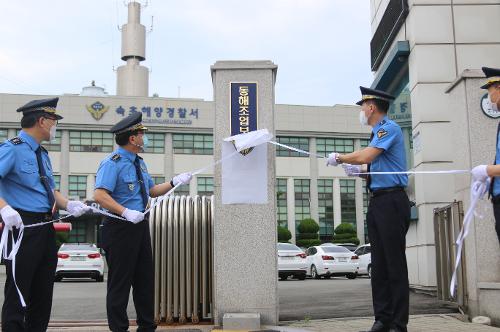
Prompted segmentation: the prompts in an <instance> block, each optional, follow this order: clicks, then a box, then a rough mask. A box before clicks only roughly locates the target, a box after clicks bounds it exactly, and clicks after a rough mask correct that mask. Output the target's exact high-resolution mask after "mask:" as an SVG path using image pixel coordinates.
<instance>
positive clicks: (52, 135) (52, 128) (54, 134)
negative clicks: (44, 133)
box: [49, 125, 57, 141]
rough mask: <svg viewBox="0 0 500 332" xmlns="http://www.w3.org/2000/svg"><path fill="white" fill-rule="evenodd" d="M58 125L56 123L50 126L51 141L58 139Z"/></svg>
mask: <svg viewBox="0 0 500 332" xmlns="http://www.w3.org/2000/svg"><path fill="white" fill-rule="evenodd" d="M56 127H57V126H56V125H53V126H52V127H50V131H49V133H50V138H49V140H51V141H53V140H55V139H56V130H57V128H56Z"/></svg>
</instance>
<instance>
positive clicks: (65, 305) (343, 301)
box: [0, 266, 455, 321]
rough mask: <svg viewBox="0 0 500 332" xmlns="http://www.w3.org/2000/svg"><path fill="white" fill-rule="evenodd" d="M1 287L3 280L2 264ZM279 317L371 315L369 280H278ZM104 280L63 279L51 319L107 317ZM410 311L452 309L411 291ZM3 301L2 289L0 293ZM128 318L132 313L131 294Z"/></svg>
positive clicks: (425, 312) (435, 311)
mask: <svg viewBox="0 0 500 332" xmlns="http://www.w3.org/2000/svg"><path fill="white" fill-rule="evenodd" d="M0 271H1V273H0V285H1V286H0V287H3V285H4V283H5V272H4V267H3V266H2V267H1V270H0ZM278 287H279V295H280V320H281V321H291V320H304V319H306V320H307V319H324V318H343V317H365V316H371V315H372V314H373V313H372V309H371V290H370V289H371V288H370V280H369V279H367V278H358V279H355V280H348V279H345V278H332V279H330V280H324V279H321V280H312V279H306V280H304V281H298V280H287V281H279V282H278ZM105 296H106V282H101V283H97V282H93V281H90V280H78V281H63V282H58V283H56V284H55V290H54V303H53V309H52V320H75V319H77V320H99V319H105V318H106V305H105ZM410 299H411V310H410V311H411V314H435V313H450V312H455V310H453V309H450V308H447V307H445V306H443V305H440V304H439V303H438V302H437V301H436V300H435V299H434V298H432V297H430V296H427V295H423V294H414V293H412V294H411V297H410ZM0 300H1V301H2V302H3V291H2V292H0ZM129 317H130V318H134V317H135V312H134V310H133V305H132V297H130V302H129Z"/></svg>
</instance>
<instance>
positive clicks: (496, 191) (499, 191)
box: [493, 131, 500, 196]
mask: <svg viewBox="0 0 500 332" xmlns="http://www.w3.org/2000/svg"><path fill="white" fill-rule="evenodd" d="M495 164H496V165H500V131H499V132H498V138H497V154H496V156H495ZM497 195H500V177H499V176H497V177H495V181H494V182H493V196H497Z"/></svg>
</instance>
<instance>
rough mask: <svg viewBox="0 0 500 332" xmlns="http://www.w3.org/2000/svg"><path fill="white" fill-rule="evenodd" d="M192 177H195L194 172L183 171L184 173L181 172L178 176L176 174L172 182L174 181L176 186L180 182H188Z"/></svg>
mask: <svg viewBox="0 0 500 332" xmlns="http://www.w3.org/2000/svg"><path fill="white" fill-rule="evenodd" d="M192 178H193V174H191V173H182V174H179V175H177V176H174V178H173V179H172V182H173V184H174V187H175V186H176V185H178V184H179V183H180V184H188V183H189V182H191V179H192Z"/></svg>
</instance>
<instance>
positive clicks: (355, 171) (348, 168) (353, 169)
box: [342, 164, 361, 176]
mask: <svg viewBox="0 0 500 332" xmlns="http://www.w3.org/2000/svg"><path fill="white" fill-rule="evenodd" d="M342 167H343V168H344V171H345V174H347V176H360V174H359V173H361V165H349V164H343V165H342Z"/></svg>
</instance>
